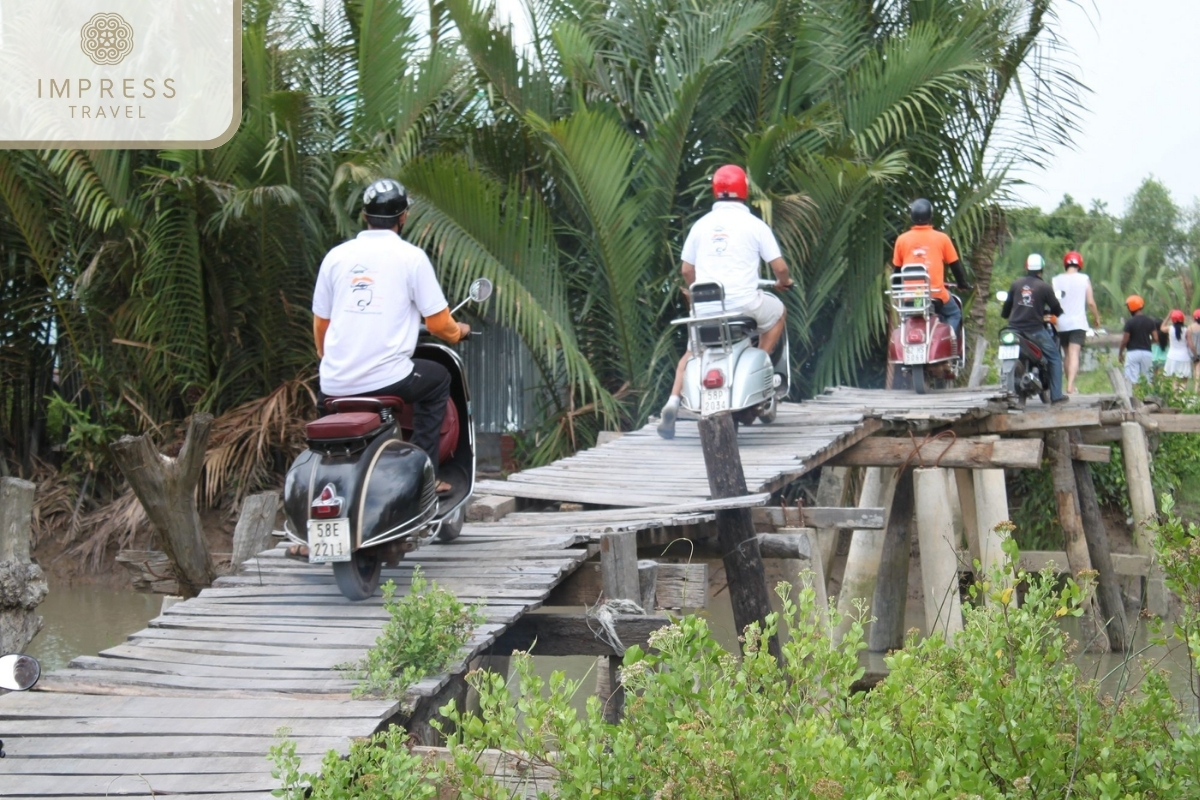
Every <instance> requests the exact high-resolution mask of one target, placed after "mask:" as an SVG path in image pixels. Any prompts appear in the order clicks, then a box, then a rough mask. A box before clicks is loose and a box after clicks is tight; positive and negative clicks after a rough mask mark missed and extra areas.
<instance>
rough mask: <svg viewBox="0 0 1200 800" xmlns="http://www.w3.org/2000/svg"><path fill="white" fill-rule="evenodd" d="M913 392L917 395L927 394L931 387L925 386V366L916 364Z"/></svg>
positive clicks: (913, 375)
mask: <svg viewBox="0 0 1200 800" xmlns="http://www.w3.org/2000/svg"><path fill="white" fill-rule="evenodd" d="M912 382H913V390H914V391H916V393H917V394H925V393H926V392H927V391H929V387H928V386H926V385H925V365H924V364H916V365H914V366H913V368H912Z"/></svg>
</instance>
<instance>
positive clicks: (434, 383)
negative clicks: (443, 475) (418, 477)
mask: <svg viewBox="0 0 1200 800" xmlns="http://www.w3.org/2000/svg"><path fill="white" fill-rule="evenodd" d="M389 395H390V396H392V397H399V398H400V399H401V400H403V401H404V402H406V403H409V404H410V405H412V407H413V432H412V438H411V439H410V440H409V441H410V442H412V444H413V445H415V446H417V447H419V448H421V449H422V450H424V451H425V452H426V454H428V455H429V460H430V461H432V462H433V471H434V472H435V473H436V472H437V468H438V443H439V442H440V441H441V434H442V420H443V419H444V418H445V416H446V400H447V399H448V398H449V397H450V373H449V372H448V371H447V370H446V368H445V367H443V366H442V365H441V364H439V363H437V362H436V361H426V360H425V359H423V358H414V359H413V371H412V372H410V373H408V377H406V378H404V379H403V380H401V381H399V382H397V383H393V384H392V385H391V386H384V387H383V388H382V389H374V390H372V391H370V392H359V393H358V394H357V395H355V397H386V396H389ZM327 397H329V395H327V394H325V393H324V392H317V408H318V409H319V410H320V413H321V415H322V416H324V415H325V414H328V413H331V412H328V411H326V410H325V400H326V398H327Z"/></svg>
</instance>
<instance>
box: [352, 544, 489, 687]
mask: <svg viewBox="0 0 1200 800" xmlns="http://www.w3.org/2000/svg"><path fill="white" fill-rule="evenodd" d="M383 607H384V609H385V610H386V611H387V612H388V615H389V616H390V617H391V619H389V620H388V621H387V622H386V623H384V625H383V630H382V631H381V632H380V634H379V638H378V639H376V640H375V645H374V646H373V647H372V648H371V649H370V650H368V651H367V655H366V658H364V659H363V660H362V661H360V662H358V663H357V664H353V665H349V666H347V667H346V669H347V671H348V672H349V673H350V674H351V675H352V676H353V677H355V678H357V679H358V680H361V681H362V683H361V684H360V685H359V686H358V687H357V688H356V689H355V690H354V695H355V696H356V697H361V696H363V695H366V694H379V695H385V696H387V697H395V698H399V697H402V696H403V695H404V692H405V691H406V690H407V689H408V687H409V686H411V685H413V684H414V683H416V682H417V681H419V680H421V679H422V678H425V677H427V676H429V675H436V674H438V673H440V672H444V671H445V670H446V669H447V668H449V667H450V665H451V664H452V663H454V659H455V657H456V656H457V654H458V652H459V650H461V649H462V647H463V645H465V644H466V643H467V639H469V638H470V636H471V631H472V630H473V629H474V627H475V626H476V625H478V624H479V623H481V622H482V621H483V616H482V614H480V612H479V606H478V605H470V606H468V605H465V604H464V603H462V602H460V601H459V599H458V598H457V597H455V596H454V593H453V592H450V591H447V590H446V589H443V588H441V587H440V586H438V585H437V582H436V581H435V582H433V583H428V582H427V581H426V580H425V576H424V575H423V574H422V573H421V568H420V567H415V568H414V569H413V575H412V586H411V589H410V591H409V593H408V594H407V595H405V596H403V597H399V598H397V597H396V584H395V582H393V581H388V582H387V583H386V584H384V586H383Z"/></svg>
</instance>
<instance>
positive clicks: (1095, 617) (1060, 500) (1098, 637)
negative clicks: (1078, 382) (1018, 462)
mask: <svg viewBox="0 0 1200 800" xmlns="http://www.w3.org/2000/svg"><path fill="white" fill-rule="evenodd" d="M1046 449H1047V450H1049V451H1050V469H1051V474H1052V475H1053V477H1054V499H1055V502H1056V504H1057V506H1058V523H1059V525H1061V526H1062V529H1063V539H1064V541H1065V545H1066V550H1067V563H1068V564H1069V565H1070V568H1071V574H1072V575H1074V576H1076V577H1077V578H1078V576H1079V574H1080V573H1081V572H1092V571H1093V570H1092V557H1091V554H1090V553H1088V546H1087V535H1086V533H1085V532H1084V529H1083V515H1082V513H1081V512H1080V509H1079V499H1078V494H1079V490H1078V487H1077V486H1076V484H1075V470H1074V468H1073V467H1072V465H1071V436H1070V434H1068V433H1067V432H1066V431H1065V430H1062V429H1059V430H1053V431H1047V432H1046ZM1079 623H1080V624H1079V628H1080V634H1081V636H1082V637H1083V644H1084V647H1085V648H1086V649H1087V650H1088V651H1089V652H1092V653H1107V652H1108V651H1109V642H1108V634H1107V633H1105V631H1104V623H1103V621H1102V620H1101V616H1100V610H1099V608H1098V607H1097V603H1096V595H1095V594H1094V593H1091V594H1088V595H1087V596H1086V597H1084V599H1083V616H1082V617H1081V618H1080V620H1079Z"/></svg>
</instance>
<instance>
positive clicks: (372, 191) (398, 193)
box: [363, 178, 408, 228]
mask: <svg viewBox="0 0 1200 800" xmlns="http://www.w3.org/2000/svg"><path fill="white" fill-rule="evenodd" d="M407 208H408V192H407V191H405V189H404V187H403V186H401V185H400V184H399V182H397V181H394V180H392V179H391V178H380V179H379V180H377V181H375V182H374V183H372V184H371V185H370V186H368V187H367V188H366V190H365V191H364V192H363V214H364V215H365V216H366V218H367V222H369V223H370V224H372V225H379V226H382V227H385V228H390V227H391V226H392V225H395V224H396V221H397V220H398V219H400V215H401V214H403V213H404V211H405V209H407Z"/></svg>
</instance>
